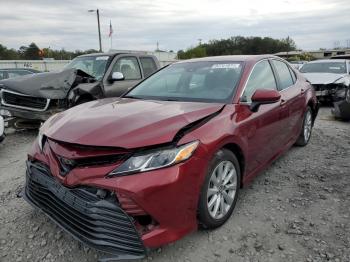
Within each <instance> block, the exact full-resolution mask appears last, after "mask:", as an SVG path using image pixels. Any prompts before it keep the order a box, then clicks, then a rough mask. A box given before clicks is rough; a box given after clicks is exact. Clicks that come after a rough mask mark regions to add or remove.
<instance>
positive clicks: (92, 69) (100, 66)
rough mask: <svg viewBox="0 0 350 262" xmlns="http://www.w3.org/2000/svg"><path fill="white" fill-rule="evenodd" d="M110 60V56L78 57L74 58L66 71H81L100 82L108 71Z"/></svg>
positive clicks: (66, 67)
mask: <svg viewBox="0 0 350 262" xmlns="http://www.w3.org/2000/svg"><path fill="white" fill-rule="evenodd" d="M108 59H109V56H106V55H101V56H83V57H77V58H74V59H73V60H72V62H70V63H69V64H68V65H66V66H65V69H68V68H75V69H80V70H82V71H84V72H86V73H88V74H89V75H92V76H93V77H95V78H96V79H97V80H100V79H101V78H102V77H103V75H104V73H105V71H106V65H107V62H108Z"/></svg>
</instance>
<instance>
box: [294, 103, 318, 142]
mask: <svg viewBox="0 0 350 262" xmlns="http://www.w3.org/2000/svg"><path fill="white" fill-rule="evenodd" d="M313 124H314V123H313V118H312V110H311V108H310V107H309V106H308V107H307V109H306V112H305V114H304V120H303V127H302V129H301V131H300V135H299V137H298V140H297V141H296V142H295V145H297V146H306V145H307V144H308V143H309V141H310V137H311V133H312V127H313Z"/></svg>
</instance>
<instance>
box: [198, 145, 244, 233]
mask: <svg viewBox="0 0 350 262" xmlns="http://www.w3.org/2000/svg"><path fill="white" fill-rule="evenodd" d="M240 182H241V171H240V167H239V162H238V160H237V157H236V156H235V155H234V154H233V153H232V152H231V151H229V150H227V149H221V150H219V151H218V152H217V153H216V154H215V155H214V157H213V159H212V160H211V162H210V164H209V168H208V172H207V176H206V178H205V181H204V184H203V186H202V190H201V195H200V200H199V204H198V218H199V224H200V226H201V227H203V228H207V229H212V228H217V227H220V226H221V225H223V224H224V223H225V222H226V221H227V220H228V219H229V217H230V216H231V214H232V212H233V210H234V207H235V205H236V202H237V197H238V191H239V188H240Z"/></svg>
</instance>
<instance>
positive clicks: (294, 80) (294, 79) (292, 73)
mask: <svg viewBox="0 0 350 262" xmlns="http://www.w3.org/2000/svg"><path fill="white" fill-rule="evenodd" d="M288 69H289V72H290V74H291V76H292V79H293V83H294V84H295V82H296V81H297V76H296V74H295V72H294V71H293V70H292V69H291V68H290V67H288Z"/></svg>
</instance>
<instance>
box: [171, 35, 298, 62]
mask: <svg viewBox="0 0 350 262" xmlns="http://www.w3.org/2000/svg"><path fill="white" fill-rule="evenodd" d="M292 50H296V44H295V42H294V41H293V39H291V38H290V37H287V38H284V39H273V38H271V37H263V38H262V37H243V36H234V37H230V38H228V39H221V40H210V41H209V42H208V43H205V44H201V45H200V46H196V47H192V48H189V49H187V50H186V51H183V50H180V51H179V52H178V58H180V59H188V58H193V57H202V56H218V55H258V54H274V53H278V52H282V51H292Z"/></svg>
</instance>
